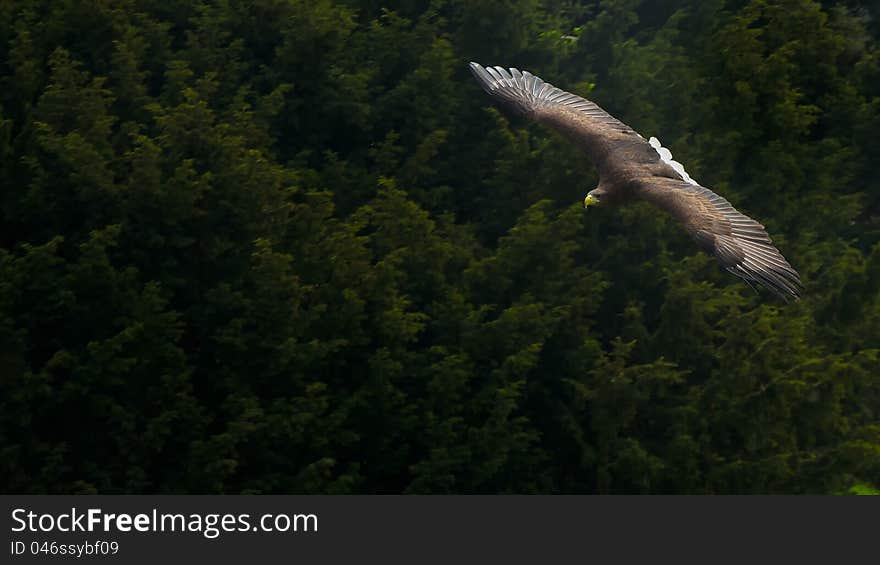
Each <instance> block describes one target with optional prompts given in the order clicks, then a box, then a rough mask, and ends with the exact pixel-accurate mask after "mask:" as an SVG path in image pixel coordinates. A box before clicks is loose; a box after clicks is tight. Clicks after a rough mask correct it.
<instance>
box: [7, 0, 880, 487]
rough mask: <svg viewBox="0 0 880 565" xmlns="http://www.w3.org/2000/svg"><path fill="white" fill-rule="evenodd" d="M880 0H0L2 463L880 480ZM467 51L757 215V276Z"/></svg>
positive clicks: (794, 481) (438, 483)
mask: <svg viewBox="0 0 880 565" xmlns="http://www.w3.org/2000/svg"><path fill="white" fill-rule="evenodd" d="M876 18H880V9H878V6H877V3H876V2H874V3H868V2H856V1H850V2H833V1H828V2H822V3H818V2H815V1H813V0H664V1H651V2H648V1H639V0H602V1H582V2H576V1H571V0H543V1H539V0H503V1H496V0H467V1H465V0H434V1H427V0H388V1H382V2H380V1H379V0H349V1H343V0H317V1H313V0H248V1H245V0H211V1H209V0H202V1H190V0H173V1H169V0H117V1H111V0H88V1H83V0H15V1H6V2H2V3H0V85H2V88H0V179H2V183H0V191H2V192H0V199H2V200H0V202H2V207H0V208H2V212H0V213H2V220H0V486H2V489H3V491H5V492H53V493H82V492H101V493H117V492H137V493H152V492H169V493H173V492H193V493H212V492H229V493H238V492H272V493H281V492H291V493H293V492H295V493H301V492H330V493H353V492H361V493H396V492H407V493H449V492H458V493H471V492H519V493H530V492H567V493H573V492H584V493H609V492H614V493H622V492H627V493H642V492H653V493H657V492H677V493H732V492H742V493H757V492H785V493H801V492H837V493H842V492H853V493H858V492H876V490H875V489H876V488H877V487H878V486H880V359H878V355H880V351H878V347H880V168H878V167H877V164H878V163H880V144H878V143H877V137H878V134H877V132H878V131H880V52H878V49H877V47H878V46H877V40H878V37H880V25H878V20H877V19H876ZM469 60H475V61H479V62H481V63H484V64H501V65H506V66H518V67H521V68H526V69H529V70H531V71H533V72H535V73H536V74H538V75H540V76H542V77H543V78H545V79H547V80H549V81H551V82H553V83H554V84H557V85H558V86H561V87H564V88H567V89H569V90H572V91H574V92H577V93H579V94H582V95H584V96H587V97H589V98H591V99H594V100H596V101H597V102H598V103H599V104H600V105H602V106H603V107H605V108H606V109H607V110H609V111H610V112H612V113H614V114H616V115H617V116H618V117H620V118H621V119H622V120H624V121H626V122H627V123H628V124H630V125H631V126H633V127H634V128H635V129H636V130H637V131H639V132H641V133H643V134H644V135H645V136H646V137H647V136H649V135H656V136H657V137H659V138H660V139H661V140H662V141H663V143H664V145H666V146H667V147H670V148H671V149H672V151H673V152H674V154H675V156H676V158H677V159H678V160H680V161H682V162H683V163H685V165H686V166H687V168H688V172H689V173H690V174H691V175H692V176H693V177H694V178H696V179H698V180H699V181H701V183H702V184H704V185H706V186H708V187H710V188H713V189H714V190H716V191H718V192H719V193H721V194H722V195H724V196H726V197H728V198H729V199H730V200H731V201H732V202H734V203H735V204H736V205H737V206H738V207H739V208H740V209H741V210H742V211H744V212H745V213H748V214H751V215H753V216H755V217H756V218H758V219H759V220H760V221H761V222H762V223H763V224H764V225H766V226H767V229H768V231H769V232H770V234H771V236H772V237H773V238H774V241H775V242H776V243H777V244H778V246H779V247H780V249H781V250H782V252H783V253H784V254H785V255H786V257H787V258H788V259H789V260H790V261H791V263H792V264H793V265H794V266H795V267H796V268H797V269H798V270H799V271H800V273H801V275H802V277H803V279H804V281H805V284H806V290H805V298H804V299H803V300H802V301H800V302H797V303H791V304H785V303H782V302H781V301H779V300H778V299H776V298H774V297H773V296H772V295H770V294H769V293H761V294H756V293H754V292H753V291H752V290H751V289H750V288H749V287H748V286H746V285H745V284H743V283H742V282H741V281H739V280H738V279H735V278H734V277H732V276H730V275H728V274H726V273H724V272H722V271H720V270H719V269H718V268H717V266H716V265H715V263H714V260H713V259H712V258H711V257H709V256H706V255H703V254H701V253H700V252H698V250H697V247H696V246H695V245H694V244H693V243H692V242H691V241H690V240H689V239H688V238H687V236H686V235H685V234H684V232H683V231H682V230H681V228H680V226H678V225H676V223H675V222H673V221H671V220H670V219H669V218H667V217H665V216H664V215H662V214H658V213H656V211H655V210H654V209H652V208H650V207H649V206H648V205H644V204H638V205H634V206H631V207H627V208H623V209H619V210H610V209H599V210H590V212H589V213H585V212H584V211H583V209H582V208H581V204H580V203H581V201H582V199H583V196H584V194H585V193H586V192H587V191H588V190H590V189H591V188H593V187H594V186H595V184H596V181H597V177H596V173H595V171H594V169H593V168H592V167H591V166H590V164H589V162H588V161H587V160H586V159H585V158H584V157H583V156H582V155H580V154H579V153H577V152H576V151H575V150H574V149H572V148H571V147H570V146H569V144H568V143H566V142H564V141H563V140H561V139H560V138H558V137H556V136H555V135H554V134H552V133H551V132H548V131H546V130H544V129H541V128H540V127H537V126H534V125H532V124H529V123H526V122H523V121H520V120H518V119H513V118H510V117H508V116H505V115H503V114H501V113H499V112H498V111H497V110H496V109H494V108H492V107H491V104H490V101H489V99H488V97H487V96H485V95H484V93H483V92H482V91H480V90H479V88H478V86H477V85H476V84H475V82H474V81H473V80H472V79H471V77H470V76H469V74H468V71H467V66H466V63H467V62H468V61H469Z"/></svg>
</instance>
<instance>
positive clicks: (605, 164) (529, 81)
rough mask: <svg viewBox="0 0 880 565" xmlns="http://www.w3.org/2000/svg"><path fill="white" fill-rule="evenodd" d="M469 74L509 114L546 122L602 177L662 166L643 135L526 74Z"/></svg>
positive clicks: (485, 70) (489, 70)
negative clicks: (581, 154)
mask: <svg viewBox="0 0 880 565" xmlns="http://www.w3.org/2000/svg"><path fill="white" fill-rule="evenodd" d="M470 69H471V73H473V75H474V77H475V78H476V79H477V82H478V83H480V86H482V87H483V90H485V91H486V92H487V93H488V94H490V95H491V96H492V97H493V98H494V99H495V100H496V101H498V102H499V103H500V104H502V105H503V106H504V107H506V108H507V109H508V110H511V111H513V112H515V113H517V114H520V115H523V116H525V117H528V118H530V119H533V120H536V121H538V122H541V123H544V124H546V125H548V126H550V127H552V128H554V129H556V130H558V131H560V132H562V133H563V134H565V135H566V136H567V137H569V138H570V139H571V140H572V141H574V142H575V143H577V144H578V145H579V146H580V147H581V148H582V149H583V150H584V151H585V152H586V153H587V156H588V157H589V158H590V160H591V161H592V162H593V164H594V165H596V168H598V169H599V174H600V175H601V176H602V177H603V178H609V177H619V176H622V175H621V173H624V172H632V171H633V170H634V169H638V168H640V167H641V166H644V165H656V164H658V163H660V159H659V156H658V154H657V152H656V151H655V150H654V149H653V148H652V147H651V146H650V145H649V144H648V142H647V141H645V139H644V138H643V137H642V136H641V135H639V134H638V133H636V132H635V131H634V130H633V129H632V128H631V127H629V126H628V125H626V124H624V123H623V122H621V121H619V120H618V119H616V118H615V117H613V116H612V115H611V114H609V113H608V112H606V111H605V110H603V109H602V108H600V107H599V106H598V105H597V104H595V103H594V102H590V101H589V100H586V99H585V98H582V97H580V96H578V95H576V94H572V93H570V92H566V91H564V90H562V89H559V88H556V87H555V86H553V85H552V84H550V83H548V82H544V81H543V80H541V79H540V78H539V77H536V76H535V75H533V74H531V73H529V72H528V71H522V72H521V71H519V70H518V69H514V68H511V69H509V70H507V69H504V68H502V67H483V66H482V65H479V64H477V63H471V64H470ZM627 176H631V175H627Z"/></svg>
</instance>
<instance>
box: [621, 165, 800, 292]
mask: <svg viewBox="0 0 880 565" xmlns="http://www.w3.org/2000/svg"><path fill="white" fill-rule="evenodd" d="M685 174H686V173H685ZM639 184H640V188H639V190H638V191H637V193H636V195H637V197H640V198H643V199H645V200H647V201H649V202H651V203H652V204H654V205H655V206H657V207H658V208H661V209H663V210H665V211H667V212H669V213H670V214H671V215H672V216H673V217H675V218H676V219H677V220H679V221H680V222H681V223H682V224H684V227H685V229H686V230H687V231H688V233H690V234H691V236H692V237H693V238H694V239H695V240H696V241H697V243H698V244H699V245H700V247H702V248H703V249H704V250H705V251H707V252H709V253H711V254H712V255H714V256H715V258H716V259H718V262H719V263H721V266H722V267H724V268H725V269H726V270H727V271H729V272H731V273H733V274H734V275H736V276H738V277H740V278H742V279H744V280H746V281H747V282H749V283H758V284H760V285H762V286H765V287H767V288H768V289H770V290H772V291H773V292H774V293H775V294H777V295H779V296H781V297H782V298H784V299H788V298H795V299H797V298H798V297H799V296H800V293H801V288H802V284H801V280H800V277H799V276H798V273H797V271H795V270H794V269H793V268H792V266H791V265H790V264H789V263H788V261H786V260H785V257H783V256H782V253H780V252H779V250H778V249H776V247H774V246H773V241H772V240H771V239H770V236H768V235H767V232H766V231H764V226H762V225H761V224H759V223H758V222H756V221H755V220H753V219H752V218H750V217H748V216H746V215H745V214H743V213H742V212H740V211H738V210H737V209H736V208H734V207H733V206H731V204H730V202H728V201H727V200H726V199H724V198H723V197H721V196H718V195H717V194H715V193H714V192H712V191H711V190H709V189H708V188H706V187H704V186H700V185H699V184H697V183H696V182H694V181H692V180H691V181H690V182H688V181H686V180H684V179H681V180H678V179H670V178H663V177H646V178H644V179H641V180H640V181H639Z"/></svg>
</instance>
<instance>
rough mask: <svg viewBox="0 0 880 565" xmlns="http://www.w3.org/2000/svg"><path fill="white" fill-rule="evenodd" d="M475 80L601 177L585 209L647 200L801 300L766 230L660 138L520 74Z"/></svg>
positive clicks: (476, 70) (745, 272)
mask: <svg viewBox="0 0 880 565" xmlns="http://www.w3.org/2000/svg"><path fill="white" fill-rule="evenodd" d="M470 68H471V72H472V73H473V75H474V77H476V79H477V82H479V83H480V86H482V87H483V90H485V91H486V92H488V93H489V94H490V95H491V96H492V97H493V98H494V99H495V100H496V101H498V102H499V103H500V104H501V105H502V106H504V107H505V108H506V109H508V110H510V111H513V112H515V113H517V114H520V115H523V116H525V117H527V118H530V119H532V120H535V121H538V122H540V123H542V124H546V125H548V126H550V127H552V128H554V129H556V130H558V131H560V132H562V133H563V134H564V135H566V136H567V137H568V138H569V139H571V140H572V141H574V142H575V143H576V144H577V145H578V146H579V147H580V148H581V149H583V150H584V151H585V152H586V154H587V155H588V156H589V157H590V159H591V161H592V162H593V164H594V165H595V166H596V168H597V169H598V171H599V185H598V186H597V187H596V188H595V189H593V190H591V191H590V192H589V194H587V197H586V198H585V199H584V206H585V207H589V206H594V205H599V204H602V205H606V204H611V205H614V204H621V203H624V202H626V201H629V200H634V199H642V200H647V201H648V202H651V203H652V204H654V205H655V206H657V207H658V208H660V209H662V210H665V211H666V212H668V213H670V214H671V215H672V216H673V217H675V218H676V219H678V220H679V221H680V222H681V223H682V224H683V225H684V228H685V229H686V230H687V232H688V233H689V234H690V235H691V236H692V237H693V238H694V240H696V242H697V243H698V244H699V245H700V247H702V248H703V249H704V250H705V251H707V252H709V253H711V254H712V255H714V256H715V257H716V258H717V259H718V261H719V262H720V263H721V266H722V267H724V269H726V270H727V271H729V272H731V273H733V274H734V275H736V276H738V277H740V278H742V279H744V280H745V281H746V282H747V283H750V284H751V283H758V284H760V285H763V286H765V287H766V288H768V289H770V290H771V291H773V292H774V293H775V294H777V295H779V296H781V297H782V298H785V299H788V298H795V299H797V298H798V297H799V296H800V293H801V288H802V285H801V281H800V277H799V276H798V273H797V271H795V270H794V269H793V268H792V266H791V265H789V264H788V261H786V260H785V258H784V257H783V256H782V254H781V253H780V252H779V250H777V249H776V247H774V246H773V243H772V241H771V240H770V237H769V236H768V235H767V232H766V231H764V226H762V225H761V224H759V223H758V222H756V221H755V220H753V219H751V218H749V217H748V216H746V215H745V214H742V213H740V212H738V211H737V210H736V209H735V208H734V207H733V206H731V205H730V202H728V201H727V200H725V199H724V198H722V197H721V196H718V195H717V194H715V193H714V192H712V191H711V190H709V189H708V188H705V187H703V186H700V185H699V184H698V183H697V182H696V181H694V179H692V178H691V177H690V175H688V174H687V172H685V170H684V167H683V166H682V165H681V163H678V162H677V161H674V160H673V159H672V154H671V153H670V152H669V150H668V149H666V148H665V147H663V146H662V145H660V142H659V141H658V140H657V138H655V137H652V138H650V139H649V140H647V141H646V140H645V138H643V137H642V136H641V135H639V134H638V133H636V132H635V131H633V129H632V128H630V127H629V126H627V125H626V124H624V123H622V122H620V121H618V120H617V119H615V118H614V117H613V116H611V115H610V114H608V113H607V112H605V111H604V110H603V109H602V108H600V107H599V106H597V105H596V104H595V103H593V102H590V101H589V100H585V99H584V98H581V97H580V96H577V95H575V94H571V93H569V92H565V91H564V90H560V89H559V88H556V87H555V86H553V85H551V84H549V83H546V82H544V81H543V80H541V79H540V78H538V77H536V76H535V75H533V74H531V73H529V72H527V71H523V72H520V71H519V70H518V69H514V68H511V69H509V70H506V69H504V68H502V67H483V66H481V65H479V64H477V63H471V64H470Z"/></svg>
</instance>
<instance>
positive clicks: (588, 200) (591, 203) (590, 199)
mask: <svg viewBox="0 0 880 565" xmlns="http://www.w3.org/2000/svg"><path fill="white" fill-rule="evenodd" d="M598 203H599V199H598V198H593V197H592V196H590V195H589V194H588V195H587V197H586V198H584V208H589V207H590V206H595V205H596V204H598Z"/></svg>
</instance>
